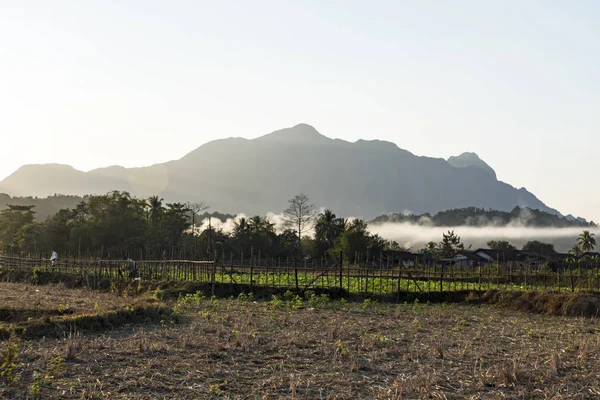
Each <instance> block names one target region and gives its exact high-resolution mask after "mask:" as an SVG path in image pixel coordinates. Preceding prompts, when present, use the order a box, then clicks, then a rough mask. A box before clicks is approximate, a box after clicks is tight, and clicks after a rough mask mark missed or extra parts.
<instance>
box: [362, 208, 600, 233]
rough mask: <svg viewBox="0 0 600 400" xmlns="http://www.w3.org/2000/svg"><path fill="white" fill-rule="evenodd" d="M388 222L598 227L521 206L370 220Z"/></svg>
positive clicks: (579, 220) (402, 215)
mask: <svg viewBox="0 0 600 400" xmlns="http://www.w3.org/2000/svg"><path fill="white" fill-rule="evenodd" d="M388 222H395V223H402V222H406V223H412V224H417V225H424V226H478V227H480V226H496V227H503V226H509V225H518V226H526V227H535V228H569V227H582V228H586V227H596V226H597V225H596V224H595V223H594V222H593V221H592V222H587V221H586V220H584V219H583V218H579V219H575V218H567V217H562V216H560V215H556V214H551V213H548V212H544V211H539V210H532V209H530V208H521V207H515V208H514V209H513V210H512V211H511V212H506V211H497V210H484V209H482V208H475V207H467V208H461V209H454V210H446V211H441V212H439V213H437V214H435V215H431V214H419V215H417V214H407V213H405V214H399V213H393V214H387V215H381V216H379V217H377V218H375V219H374V220H372V221H371V222H370V223H372V224H383V223H388Z"/></svg>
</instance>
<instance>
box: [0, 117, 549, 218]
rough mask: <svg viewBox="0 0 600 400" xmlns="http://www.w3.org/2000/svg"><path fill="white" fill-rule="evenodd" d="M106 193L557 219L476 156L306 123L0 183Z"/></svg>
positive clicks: (40, 169) (370, 211) (251, 205)
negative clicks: (139, 160)
mask: <svg viewBox="0 0 600 400" xmlns="http://www.w3.org/2000/svg"><path fill="white" fill-rule="evenodd" d="M111 190H125V191H129V192H130V193H132V194H134V195H136V196H140V197H148V196H151V195H154V194H158V195H159V196H161V197H164V198H165V200H166V201H192V202H198V201H205V202H206V203H208V204H209V205H210V206H211V207H212V209H213V210H219V211H227V212H244V213H246V214H265V213H267V212H269V211H274V212H277V211H281V210H283V209H285V208H286V207H287V201H288V199H290V198H291V197H293V196H294V195H296V194H298V193H300V192H304V193H306V194H308V195H309V196H310V198H311V200H312V201H313V202H314V203H315V204H316V205H317V206H319V207H321V206H322V207H327V208H331V209H332V210H334V211H335V212H336V213H338V214H339V215H344V216H356V217H362V218H373V217H376V216H379V215H381V214H384V213H389V212H403V211H411V212H414V213H425V212H429V213H435V212H438V211H442V210H447V209H452V208H462V207H468V206H475V207H482V208H486V209H488V208H491V209H495V210H501V211H510V210H512V209H513V208H514V207H516V206H520V207H529V208H532V209H539V210H541V211H547V212H551V213H554V214H559V213H558V212H557V211H556V210H554V209H552V208H549V207H548V206H546V205H545V204H544V203H543V202H542V201H540V200H539V199H538V198H536V197H535V196H534V195H533V194H531V193H530V192H528V191H527V190H526V189H524V188H521V189H516V188H514V187H512V186H510V185H509V184H506V183H504V182H500V181H498V180H497V179H496V174H495V172H494V171H493V169H492V168H491V167H489V166H488V165H487V164H486V163H485V162H484V161H482V160H481V159H479V157H478V156H477V155H476V154H474V153H464V154H462V155H460V156H458V157H451V158H450V159H449V160H448V161H446V160H443V159H440V158H429V157H419V156H415V155H414V154H412V153H410V152H409V151H406V150H403V149H400V148H398V146H396V145H395V144H394V143H391V142H385V141H380V140H358V141H357V142H354V143H350V142H347V141H344V140H340V139H330V138H328V137H326V136H324V135H322V134H320V133H319V132H318V131H317V130H316V129H315V128H313V127H312V126H310V125H307V124H299V125H296V126H294V127H292V128H287V129H282V130H279V131H275V132H273V133H270V134H267V135H264V136H261V137H259V138H256V139H251V140H249V139H243V138H228V139H220V140H215V141H212V142H209V143H206V144H204V145H202V146H200V147H198V148H197V149H195V150H193V151H192V152H190V153H188V154H187V155H186V156H184V157H183V158H181V159H179V160H175V161H169V162H167V163H163V164H155V165H152V166H149V167H142V168H123V167H118V166H113V167H108V168H100V169H95V170H92V171H89V172H81V171H77V170H75V169H74V168H72V167H70V166H67V165H60V164H46V165H27V166H23V167H21V168H20V169H18V170H17V171H16V172H15V173H13V174H12V175H11V176H9V177H7V178H6V179H4V180H3V181H2V182H0V192H5V193H8V194H10V195H13V196H48V195H53V194H55V193H61V194H70V195H86V194H103V193H106V192H108V191H111Z"/></svg>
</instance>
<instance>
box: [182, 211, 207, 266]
mask: <svg viewBox="0 0 600 400" xmlns="http://www.w3.org/2000/svg"><path fill="white" fill-rule="evenodd" d="M186 206H187V209H188V210H189V211H190V213H191V214H192V215H191V218H190V219H191V221H192V237H193V239H194V240H193V243H194V248H193V250H194V256H196V215H198V214H200V213H201V212H202V211H205V210H208V208H209V206H208V205H207V204H206V203H205V202H203V201H202V202H200V203H191V202H189V201H188V202H187V204H186ZM209 242H210V241H209ZM209 246H210V243H209ZM209 252H210V249H209Z"/></svg>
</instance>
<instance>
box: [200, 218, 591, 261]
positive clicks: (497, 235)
mask: <svg viewBox="0 0 600 400" xmlns="http://www.w3.org/2000/svg"><path fill="white" fill-rule="evenodd" d="M266 217H267V219H268V220H269V221H270V222H271V223H273V224H275V229H276V230H277V231H278V232H280V231H281V230H283V229H284V225H285V219H284V217H283V214H281V213H280V214H277V213H272V212H270V213H267V215H266ZM240 218H248V216H246V215H245V214H238V215H237V216H236V217H235V218H230V219H228V220H226V221H225V222H222V221H221V220H219V219H217V218H211V221H210V223H211V224H212V226H213V227H214V228H215V229H222V230H223V231H224V232H227V233H231V232H232V231H233V228H234V226H235V223H236V222H237V221H239V219H240ZM353 219H355V218H348V220H349V221H351V220H353ZM420 222H421V224H412V223H406V222H402V223H400V222H386V223H377V224H375V223H371V224H369V231H370V232H371V233H373V234H375V233H376V234H378V235H379V236H381V237H383V238H384V239H386V240H390V241H392V240H393V241H396V242H397V243H398V244H399V245H400V246H402V247H405V248H410V249H411V250H412V251H415V252H416V251H418V250H420V249H422V248H423V247H425V244H426V243H427V242H431V241H433V242H439V241H440V240H441V239H442V234H443V233H446V232H447V231H449V230H453V231H454V232H455V233H456V234H457V235H458V236H460V238H461V240H462V242H463V243H464V245H465V247H467V248H468V247H469V246H471V247H472V249H473V250H474V249H477V248H482V247H483V248H486V247H488V246H487V242H489V241H490V240H507V241H509V242H510V243H512V244H513V245H515V246H516V247H517V248H519V249H520V248H522V247H523V245H524V244H525V243H527V242H528V241H530V240H539V241H542V242H546V243H551V244H553V245H554V248H555V249H556V251H558V252H560V253H567V252H568V251H569V250H570V249H571V248H572V247H573V245H574V244H575V243H576V242H577V236H578V235H579V234H580V233H581V232H582V231H583V230H589V231H590V232H592V233H595V234H596V236H599V237H600V228H599V227H589V228H582V227H572V228H571V227H570V228H532V227H526V226H523V225H522V224H521V222H524V221H519V220H515V221H512V222H511V224H510V225H508V226H497V225H496V224H495V223H494V221H490V224H489V225H487V226H483V227H479V226H456V227H452V226H431V225H428V224H427V223H425V224H423V222H425V221H420ZM208 224H209V222H208V218H206V219H204V220H203V221H202V223H201V224H200V229H199V230H200V231H202V230H204V229H206V228H208ZM310 234H311V233H308V235H310Z"/></svg>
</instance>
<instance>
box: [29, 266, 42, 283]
mask: <svg viewBox="0 0 600 400" xmlns="http://www.w3.org/2000/svg"><path fill="white" fill-rule="evenodd" d="M42 272H43V271H42V269H41V268H40V267H35V268H34V269H33V271H32V276H31V283H32V284H33V285H39V284H40V278H41V276H42Z"/></svg>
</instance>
